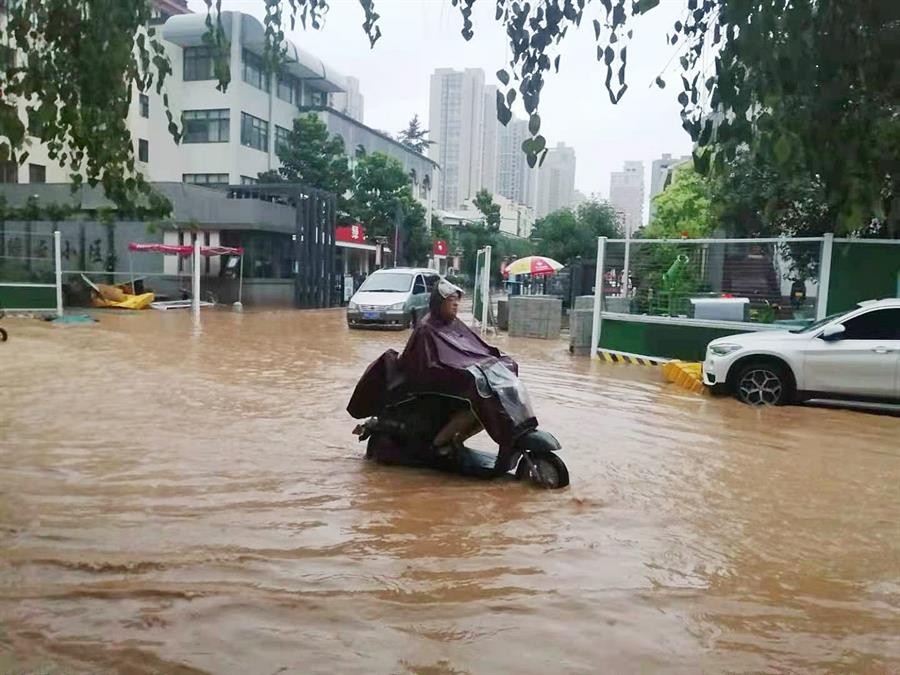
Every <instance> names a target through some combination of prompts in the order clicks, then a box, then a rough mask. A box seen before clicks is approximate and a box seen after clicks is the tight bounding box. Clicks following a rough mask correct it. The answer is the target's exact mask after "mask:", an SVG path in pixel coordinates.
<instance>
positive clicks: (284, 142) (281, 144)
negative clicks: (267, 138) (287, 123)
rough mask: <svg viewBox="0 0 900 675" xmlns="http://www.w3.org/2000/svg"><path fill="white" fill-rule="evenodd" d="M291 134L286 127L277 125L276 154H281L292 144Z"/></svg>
mask: <svg viewBox="0 0 900 675" xmlns="http://www.w3.org/2000/svg"><path fill="white" fill-rule="evenodd" d="M290 134H291V132H290V131H289V130H287V129H285V128H284V127H280V126H278V125H277V124H276V125H275V152H276V153H278V152H281V150H282V148H285V147H287V146H288V145H289V143H290Z"/></svg>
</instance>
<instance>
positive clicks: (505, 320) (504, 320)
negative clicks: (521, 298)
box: [497, 300, 509, 330]
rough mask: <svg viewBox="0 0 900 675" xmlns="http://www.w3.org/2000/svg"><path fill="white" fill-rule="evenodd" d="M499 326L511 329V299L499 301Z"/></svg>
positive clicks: (502, 328)
mask: <svg viewBox="0 0 900 675" xmlns="http://www.w3.org/2000/svg"><path fill="white" fill-rule="evenodd" d="M497 328H499V329H500V330H509V300H498V301H497Z"/></svg>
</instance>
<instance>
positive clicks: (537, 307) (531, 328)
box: [509, 295, 562, 340]
mask: <svg viewBox="0 0 900 675" xmlns="http://www.w3.org/2000/svg"><path fill="white" fill-rule="evenodd" d="M561 324H562V299H561V298H554V297H552V296H547V295H514V296H511V297H510V298H509V335H510V337H530V338H542V339H544V340H553V339H557V338H559V333H560V326H561Z"/></svg>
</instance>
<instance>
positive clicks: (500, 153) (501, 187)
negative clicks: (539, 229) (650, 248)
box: [496, 117, 537, 209]
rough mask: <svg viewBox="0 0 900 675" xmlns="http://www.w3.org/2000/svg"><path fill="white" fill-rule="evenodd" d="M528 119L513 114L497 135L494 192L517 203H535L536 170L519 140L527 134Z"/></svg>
mask: <svg viewBox="0 0 900 675" xmlns="http://www.w3.org/2000/svg"><path fill="white" fill-rule="evenodd" d="M530 136H531V134H529V133H528V122H526V121H524V120H520V119H518V118H515V117H514V118H513V119H511V120H510V121H509V124H507V125H506V126H505V127H504V126H502V125H501V126H500V129H499V133H498V136H497V185H496V187H497V194H500V195H502V196H504V197H506V198H507V199H510V200H512V201H514V202H516V203H518V204H523V205H525V206H529V207H531V208H532V209H534V208H535V206H536V203H535V202H536V198H537V170H536V169H532V168H531V167H529V166H528V158H527V157H526V156H525V153H524V152H523V151H522V143H523V142H524V141H525V139H527V138H529V137H530Z"/></svg>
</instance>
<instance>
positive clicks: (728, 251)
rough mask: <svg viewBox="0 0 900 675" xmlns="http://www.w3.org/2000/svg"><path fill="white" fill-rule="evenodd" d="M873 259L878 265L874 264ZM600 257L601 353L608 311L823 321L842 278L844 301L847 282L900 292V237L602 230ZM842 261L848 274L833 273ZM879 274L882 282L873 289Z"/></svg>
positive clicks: (597, 316) (597, 328)
mask: <svg viewBox="0 0 900 675" xmlns="http://www.w3.org/2000/svg"><path fill="white" fill-rule="evenodd" d="M867 260H871V261H872V264H873V265H877V266H878V270H871V269H868V268H867V266H866V261H867ZM597 261H598V264H597V267H596V277H595V282H594V288H595V293H594V316H593V322H592V323H593V325H592V331H591V345H592V346H593V349H592V350H591V352H592V353H594V352H595V351H596V347H597V345H598V344H599V340H600V332H601V330H602V321H603V318H604V316H607V317H613V316H614V317H617V318H626V319H627V317H628V316H629V315H630V316H634V317H639V316H640V317H667V318H671V319H672V320H673V321H676V322H678V323H683V322H687V323H690V322H696V323H697V324H698V325H699V324H700V322H707V323H708V322H715V323H717V324H719V323H721V324H724V325H725V326H726V327H727V325H728V323H729V322H731V323H735V324H737V323H741V324H754V325H757V326H758V327H760V328H761V327H763V326H759V325H760V324H770V325H776V326H779V325H780V326H786V327H787V326H796V325H805V324H807V323H809V322H811V321H814V320H817V319H822V318H824V317H825V316H826V315H827V313H828V312H829V299H830V297H831V296H832V290H833V285H834V284H838V285H839V286H840V288H839V289H838V292H839V293H840V294H841V297H842V299H846V297H849V296H850V295H852V293H850V292H849V291H848V289H847V287H848V283H849V284H850V285H853V284H856V285H857V287H858V288H860V289H862V290H861V291H860V292H863V293H865V289H866V288H877V289H879V290H878V291H877V292H880V293H881V295H882V296H883V295H895V294H896V295H900V240H870V239H842V238H835V237H834V236H833V235H825V236H824V237H806V238H783V237H781V238H758V239H684V240H669V239H607V238H605V237H601V238H600V239H599V240H598V245H597ZM835 265H836V266H837V271H838V274H839V275H840V276H839V277H833V266H835ZM872 273H877V274H880V275H881V277H880V281H879V283H878V284H877V285H875V286H872V285H871V284H869V285H868V286H867V285H866V284H867V282H866V275H869V274H872ZM891 275H894V277H895V278H896V282H895V284H894V285H893V286H892V285H891V282H890V278H891ZM886 279H887V281H885V280H886ZM597 289H599V292H598V290H597ZM873 292H874V291H873ZM858 299H868V298H858ZM636 320H637V319H636ZM654 320H658V319H654ZM745 328H748V329H752V328H753V326H745Z"/></svg>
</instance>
